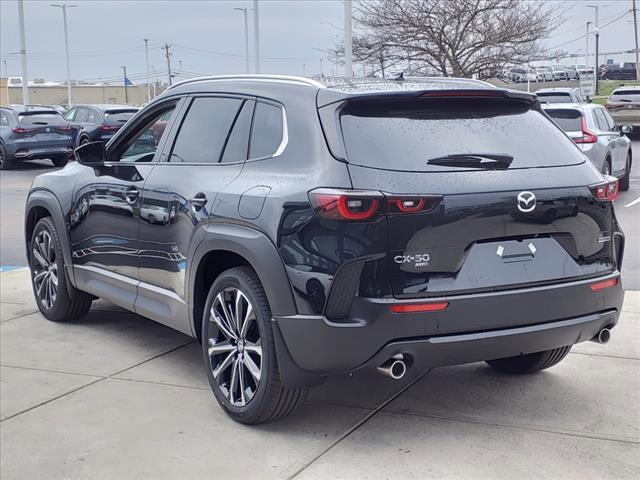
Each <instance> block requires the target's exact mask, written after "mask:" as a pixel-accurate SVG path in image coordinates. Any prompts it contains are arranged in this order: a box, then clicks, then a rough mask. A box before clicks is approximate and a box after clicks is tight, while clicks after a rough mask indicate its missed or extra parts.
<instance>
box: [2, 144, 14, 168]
mask: <svg viewBox="0 0 640 480" xmlns="http://www.w3.org/2000/svg"><path fill="white" fill-rule="evenodd" d="M12 167H13V162H12V161H11V159H9V157H8V156H7V151H6V150H5V148H4V145H3V144H2V143H0V170H9V169H11V168H12Z"/></svg>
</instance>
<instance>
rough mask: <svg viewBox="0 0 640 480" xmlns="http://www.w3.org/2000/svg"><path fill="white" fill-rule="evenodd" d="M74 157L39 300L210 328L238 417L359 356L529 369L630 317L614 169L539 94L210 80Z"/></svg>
mask: <svg viewBox="0 0 640 480" xmlns="http://www.w3.org/2000/svg"><path fill="white" fill-rule="evenodd" d="M159 123H160V124H162V125H163V126H165V128H163V129H162V134H161V136H160V140H159V142H157V143H155V142H154V145H153V146H151V147H149V148H147V149H146V151H144V149H143V148H142V147H141V146H140V145H139V144H138V140H139V139H141V138H148V137H149V135H150V134H151V136H153V132H154V131H157V130H156V129H154V127H155V126H156V125H158V124H159ZM146 142H147V140H145V143H144V144H145V145H149V144H148V143H146ZM76 157H77V160H78V162H77V164H75V165H74V166H73V167H72V168H67V169H65V170H63V171H62V172H58V173H57V174H56V175H51V174H44V175H41V176H39V177H37V178H36V180H35V182H34V184H33V187H32V190H31V193H30V194H29V197H28V200H27V205H26V215H25V219H26V220H25V233H26V242H27V250H28V255H29V265H30V267H31V278H32V282H33V290H34V293H35V298H36V301H37V304H38V306H39V308H40V311H41V312H42V314H43V315H44V316H45V317H46V318H48V319H50V320H53V321H65V320H70V319H72V318H76V317H80V316H82V315H84V314H85V313H87V311H88V310H89V308H90V306H91V302H92V301H93V300H94V299H95V298H97V297H101V298H104V299H107V300H108V301H111V302H113V303H116V304H118V305H120V306H122V307H124V308H127V309H129V310H132V311H135V312H137V313H139V314H141V315H144V316H146V317H149V318H151V319H154V320H156V321H158V322H160V323H163V324H165V325H168V326H170V327H172V328H175V329H177V330H179V331H181V332H184V333H185V334H187V335H190V336H193V337H196V338H197V339H198V340H200V341H201V343H202V355H203V359H204V364H205V370H206V372H207V375H208V378H209V382H210V384H211V388H212V390H213V394H214V396H215V398H216V399H217V401H218V402H219V403H220V405H221V406H222V408H223V409H224V410H225V412H227V413H228V414H229V415H230V416H231V417H233V418H234V419H236V420H238V421H240V422H243V423H260V422H267V421H271V420H275V419H278V418H281V417H283V416H285V415H287V414H289V413H290V412H291V411H292V410H293V409H294V407H295V406H296V405H297V404H298V403H299V402H300V401H301V400H302V399H303V398H304V396H305V393H306V390H307V388H308V387H310V386H313V385H318V384H320V383H322V382H323V381H324V379H325V378H326V377H327V376H328V375H332V374H338V373H344V372H350V371H353V370H357V369H362V368H374V369H375V368H377V369H378V370H379V371H380V372H381V373H383V374H385V375H387V376H389V377H392V378H395V379H399V378H402V377H403V375H404V374H405V372H406V371H407V369H409V368H416V369H423V368H428V367H436V366H442V365H452V364H459V363H466V362H475V361H487V362H488V364H489V365H490V366H492V367H493V368H495V369H497V370H500V371H503V372H508V373H511V374H526V373H532V372H536V371H539V370H542V369H545V368H548V367H551V366H553V365H555V364H556V363H558V362H559V361H561V360H562V359H563V358H564V357H566V355H567V353H568V352H569V350H570V349H571V346H572V345H573V344H575V343H577V342H583V341H586V340H594V341H598V342H600V343H605V342H606V341H607V340H608V338H609V335H610V329H611V328H613V327H614V326H615V325H616V323H617V321H618V315H619V313H620V309H621V306H622V300H623V289H622V284H621V281H620V268H621V261H622V253H623V246H624V237H623V234H622V232H621V231H620V227H619V226H618V223H617V221H616V217H615V214H614V209H613V204H612V201H611V199H612V198H613V195H614V194H615V187H616V180H615V179H613V182H612V183H611V182H609V181H607V180H605V178H604V177H603V176H602V175H601V174H600V172H598V171H597V170H596V169H595V168H593V166H592V165H591V164H590V163H589V161H588V160H587V158H586V157H585V156H584V155H583V154H582V153H581V152H580V150H579V149H578V148H577V147H576V146H575V145H574V144H573V142H571V140H570V139H569V138H568V137H567V136H566V135H565V134H564V133H563V132H562V131H561V130H560V129H559V128H558V127H557V126H556V125H555V124H554V123H553V122H551V121H550V120H549V119H548V118H547V117H546V115H544V113H543V112H542V111H541V108H540V103H539V102H538V100H537V98H536V97H535V95H531V94H527V93H522V92H514V91H509V90H501V89H497V88H495V87H492V86H490V85H489V84H486V83H483V82H478V81H473V80H463V79H450V78H447V79H445V78H439V79H406V80H396V81H394V80H389V81H376V80H373V79H372V80H366V81H365V83H359V82H349V83H346V84H335V85H325V84H320V83H317V82H315V81H312V80H308V79H302V78H296V77H279V76H254V77H247V76H241V77H234V76H228V77H212V78H200V79H193V80H189V81H186V82H183V83H180V84H177V85H174V86H173V87H171V88H169V89H168V90H167V91H165V92H164V93H163V94H162V95H161V96H159V97H158V98H156V99H155V100H154V101H153V102H151V103H150V104H149V105H147V106H146V107H145V108H144V109H143V110H141V111H140V112H139V113H138V114H136V115H135V116H134V117H133V118H132V119H131V120H130V121H129V122H128V123H127V125H126V126H125V127H124V128H123V129H121V130H120V131H119V132H117V134H116V135H115V136H114V137H113V138H112V139H111V140H110V141H109V143H108V144H107V145H106V146H105V145H104V144H103V143H102V142H96V143H90V144H87V145H84V146H82V147H80V148H79V149H78V150H76ZM539 209H540V210H542V215H540V211H539ZM553 209H556V210H557V211H556V212H555V213H554V212H553ZM67 219H71V221H67Z"/></svg>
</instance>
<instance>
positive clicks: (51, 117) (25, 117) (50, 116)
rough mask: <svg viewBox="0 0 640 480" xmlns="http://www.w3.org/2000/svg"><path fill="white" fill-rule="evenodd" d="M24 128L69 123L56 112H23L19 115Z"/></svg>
mask: <svg viewBox="0 0 640 480" xmlns="http://www.w3.org/2000/svg"><path fill="white" fill-rule="evenodd" d="M18 121H19V122H20V125H22V126H34V127H35V126H38V125H65V124H66V123H67V121H66V120H65V119H64V118H62V115H60V114H59V113H56V112H42V113H40V112H22V113H19V114H18Z"/></svg>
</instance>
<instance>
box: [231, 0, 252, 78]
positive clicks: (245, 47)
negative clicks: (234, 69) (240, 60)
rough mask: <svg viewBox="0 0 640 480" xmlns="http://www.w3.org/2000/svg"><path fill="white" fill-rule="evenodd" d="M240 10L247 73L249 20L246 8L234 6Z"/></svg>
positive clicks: (246, 70) (247, 71)
mask: <svg viewBox="0 0 640 480" xmlns="http://www.w3.org/2000/svg"><path fill="white" fill-rule="evenodd" d="M234 10H238V11H239V12H242V14H243V15H244V55H245V73H249V20H248V19H247V9H246V8H234Z"/></svg>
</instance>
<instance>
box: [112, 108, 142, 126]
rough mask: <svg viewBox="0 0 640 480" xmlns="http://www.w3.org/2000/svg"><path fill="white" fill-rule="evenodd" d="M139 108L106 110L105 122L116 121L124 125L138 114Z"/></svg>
mask: <svg viewBox="0 0 640 480" xmlns="http://www.w3.org/2000/svg"><path fill="white" fill-rule="evenodd" d="M136 112H137V110H128V111H117V110H116V111H112V112H109V111H107V112H105V114H104V121H105V123H115V124H120V125H124V124H125V123H126V122H127V120H129V119H130V118H131V117H133V116H134V115H135V114H136Z"/></svg>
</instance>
